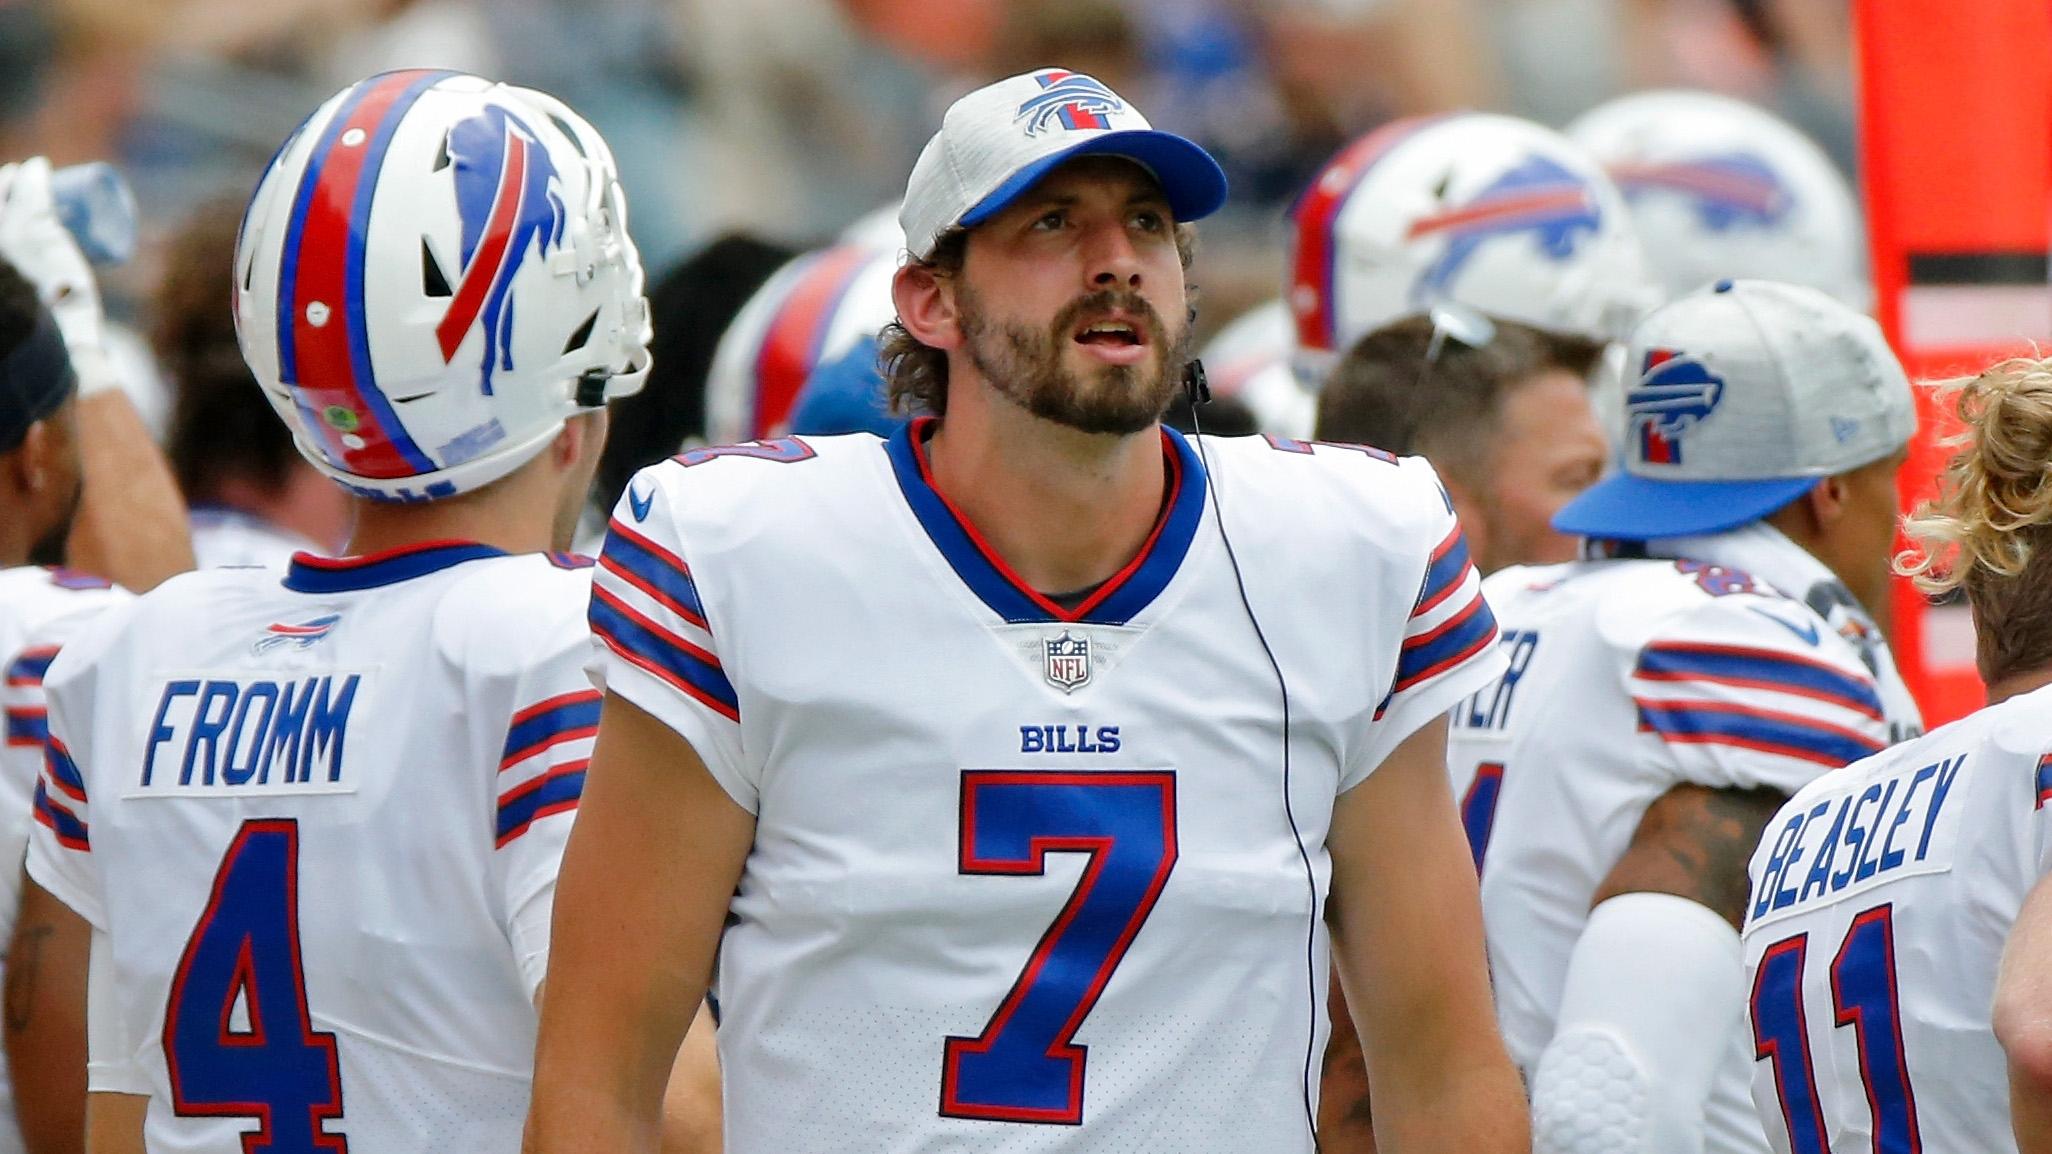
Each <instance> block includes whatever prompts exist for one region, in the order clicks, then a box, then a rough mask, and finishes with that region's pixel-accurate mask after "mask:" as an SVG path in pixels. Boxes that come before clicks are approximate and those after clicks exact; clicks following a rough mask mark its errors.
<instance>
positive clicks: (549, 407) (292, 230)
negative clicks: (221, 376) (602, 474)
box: [235, 70, 649, 501]
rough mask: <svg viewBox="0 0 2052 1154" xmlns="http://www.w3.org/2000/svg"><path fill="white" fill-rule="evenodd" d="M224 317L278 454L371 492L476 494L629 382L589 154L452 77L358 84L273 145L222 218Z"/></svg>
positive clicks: (617, 259) (501, 93) (508, 102)
mask: <svg viewBox="0 0 2052 1154" xmlns="http://www.w3.org/2000/svg"><path fill="white" fill-rule="evenodd" d="M235 324H236V333H237V335H238V337H239V338H240V340H241V344H242V355H243V358H244V359H245V360H247V361H248V362H249V367H250V370H251V371H252V372H253V373H254V374H255V375H256V378H257V380H258V382H259V383H261V384H262V385H263V387H264V392H265V395H266V396H268V397H269V398H270V400H271V404H272V405H273V407H275V408H276V409H277V410H278V413H279V415H280V416H282V417H283V418H284V419H285V422H286V423H287V424H288V425H290V426H291V427H292V430H293V436H294V439H295V441H296V442H297V443H298V446H299V451H300V452H301V453H302V454H304V455H305V456H306V459H307V460H308V461H310V462H312V463H313V466H314V467H315V468H316V469H318V470H320V471H321V472H322V473H324V474H326V475H327V476H329V477H331V478H333V479H334V480H336V481H338V482H340V483H341V484H342V485H344V486H346V487H347V488H349V489H350V490H351V491H353V492H355V493H357V494H358V495H360V496H364V497H369V498H372V499H376V500H387V501H422V500H433V499H436V498H439V497H447V496H452V495H454V494H457V493H461V492H467V491H469V490H473V489H476V488H478V487H480V486H482V485H485V484H488V483H490V482H492V481H495V480H497V479H499V478H500V477H503V476H505V475H506V474H508V473H510V472H512V471H513V470H514V469H516V468H518V467H519V466H520V465H522V464H523V463H525V462H526V461H528V460H529V459H531V458H532V457H533V456H534V455H535V454H536V453H538V452H540V451H541V450H542V449H543V448H544V447H545V446H547V444H548V443H549V441H550V440H551V439H552V438H553V437H554V436H555V435H556V433H557V431H558V430H559V429H561V428H562V425H563V421H564V420H565V419H566V418H567V417H569V416H571V415H572V414H575V413H578V412H583V411H586V410H589V409H593V408H597V407H599V406H601V405H603V404H605V403H606V401H608V400H610V399H612V398H614V397H620V396H626V395H628V394H630V393H633V392H635V391H637V390H638V389H640V387H641V383H642V380H643V378H644V376H645V375H646V373H647V369H648V341H649V322H648V302H647V300H646V299H644V298H643V296H642V271H641V258H640V256H639V254H637V253H636V252H635V249H634V242H633V241H632V240H630V239H629V238H628V236H627V206H626V201H625V199H624V198H623V196H622V194H621V191H620V185H619V178H618V175H617V172H616V169H615V166H614V164H613V155H612V153H611V151H610V150H608V149H607V147H606V144H605V141H604V140H602V139H600V137H599V134H598V133H597V131H596V130H594V129H593V128H592V127H591V126H590V125H589V124H587V123H585V122H584V120H583V119H582V118H580V117H579V116H578V115H577V114H576V113H574V112H572V111H570V109H569V108H567V107H565V106H564V105H563V104H561V103H560V102H558V101H557V100H555V99H554V98H552V97H549V96H547V95H544V94H542V93H539V92H534V91H531V90H528V89H522V88H512V87H508V86H506V85H503V84H495V83H493V82H491V81H488V80H483V79H480V78H478V77H475V76H466V75H463V74H461V73H456V72H438V71H427V70H409V71H403V72H387V73H384V74H382V75H379V76H374V77H372V78H370V79H368V80H365V81H362V82H361V83H358V84H355V85H352V86H350V87H349V88H346V89H344V90H342V91H341V92H340V93H338V94H337V95H335V96H334V97H333V98H332V99H330V100H329V101H328V102H327V103H325V104H323V105H321V107H320V108H319V109H318V110H316V111H315V112H314V114H313V115H312V116H311V117H308V118H307V120H306V121H305V122H304V123H303V124H301V125H300V126H299V128H298V129H297V130H296V131H295V132H294V133H293V135H292V136H291V137H290V138H289V139H287V140H286V142H285V144H284V146H283V147H282V148H280V149H279V151H278V155H277V156H276V157H275V158H273V159H272V161H271V164H270V168H269V169H268V170H267V171H266V172H265V173H264V176H263V179H262V180H261V181H260V182H259V183H258V185H257V189H256V193H255V195H254V196H253V197H252V198H251V200H250V204H249V209H248V211H247V212H246V213H245V215H244V217H243V222H242V232H241V235H240V237H239V238H238V240H237V243H236V249H235Z"/></svg>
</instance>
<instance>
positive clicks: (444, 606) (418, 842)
mask: <svg viewBox="0 0 2052 1154" xmlns="http://www.w3.org/2000/svg"><path fill="white" fill-rule="evenodd" d="M571 564H572V563H571V562H570V561H568V560H564V559H558V558H551V557H543V556H540V555H525V556H507V555H505V554H503V553H500V552H499V551H498V550H495V549H491V548H488V547H486V546H482V545H473V544H462V543H438V544H434V545H429V546H423V547H419V548H414V549H407V550H398V551H394V552H391V553H385V554H378V555H374V556H370V557H362V558H350V559H346V560H336V561H322V560H319V559H317V558H311V557H305V556H302V557H299V558H295V559H294V562H293V564H292V566H291V567H290V568H289V569H288V570H287V571H286V572H285V573H284V574H283V575H282V580H281V575H280V574H279V573H277V572H274V571H267V570H259V569H216V570H208V571H202V572H199V573H194V574H188V575H186V576H183V577H178V578H174V579H173V580H171V581H169V582H166V583H165V584H164V585H163V586H162V587H160V588H159V589H157V590H155V591H153V592H151V593H150V594H148V595H147V596H144V597H142V598H140V599H139V600H137V601H136V602H134V603H133V604H132V605H130V606H129V607H128V608H127V609H125V610H122V611H116V612H112V613H108V614H105V615H103V616H102V617H101V618H100V619H98V620H96V621H95V622H93V623H92V624H91V625H90V626H89V627H88V628H87V630H86V631H85V632H84V633H83V634H82V635H81V636H80V637H78V638H77V639H75V640H74V641H73V642H72V643H71V644H70V645H69V646H67V647H66V648H65V651H64V652H63V653H62V654H61V655H60V656H59V659H58V660H57V662H56V664H55V665H53V666H52V667H51V670H50V675H49V680H48V682H47V690H48V693H49V698H50V730H51V735H50V749H49V758H48V761H47V764H46V767H45V770H44V775H43V779H42V781H41V783H40V785H39V793H38V797H37V805H38V818H39V820H40V824H39V825H38V826H37V828H36V831H35V834H34V837H33V839H32V841H31V844H30V850H29V872H30V874H31V875H32V876H33V877H35V878H36V880H37V881H38V882H40V883H41V884H42V885H43V886H45V887H46V888H48V889H49V890H50V891H51V892H52V893H53V894H55V895H56V896H57V897H59V898H61V899H62V900H64V901H65V902H66V903H67V904H69V905H70V906H71V907H72V908H74V909H75V910H77V911H78V912H79V914H80V915H81V916H83V917H84V918H85V919H86V920H87V921H89V922H91V923H92V924H93V925H94V926H96V927H98V928H99V929H101V930H102V931H104V932H106V933H107V934H108V936H109V940H110V944H111V952H112V957H113V968H114V977H115V981H114V983H113V987H114V989H115V991H116V998H117V1002H116V1006H117V1013H116V1019H117V1022H118V1030H116V1031H115V1032H114V1034H115V1035H116V1036H118V1037H120V1038H121V1039H123V1040H124V1041H125V1045H123V1046H122V1047H120V1049H121V1051H122V1052H120V1053H107V1052H104V1051H103V1050H102V1049H101V1041H100V1039H101V1036H102V1034H101V1031H100V1029H99V1028H98V1027H96V1028H95V1052H94V1053H93V1055H92V1061H93V1067H94V1078H95V1083H94V1084H95V1086H96V1087H97V1088H101V1089H122V1090H126V1091H127V1092H132V1093H147V1094H148V1095H149V1096H150V1107H149V1118H148V1123H147V1130H146V1136H147V1139H148V1145H149V1148H150V1149H151V1150H152V1151H158V1152H162V1154H183V1152H193V1154H198V1152H201V1151H206V1152H217V1151H222V1150H235V1149H238V1148H240V1147H241V1146H248V1147H249V1148H252V1149H255V1148H259V1147H262V1148H268V1149H293V1150H313V1149H315V1148H319V1149H324V1150H330V1149H333V1150H339V1149H341V1147H342V1144H343V1142H342V1140H343V1138H345V1137H346V1139H347V1141H348V1143H349V1144H350V1146H351V1148H352V1149H356V1150H360V1151H383V1150H394V1151H399V1150H415V1151H418V1150H436V1149H445V1150H451V1151H455V1150H462V1151H480V1152H489V1151H506V1152H508V1154H511V1152H512V1151H515V1150H517V1149H518V1148H519V1146H520V1131H521V1125H522V1121H523V1117H524V1115H525V1112H526V1108H527V1101H528V1084H529V1077H530V1071H531V1067H532V1062H533V1055H534V1034H535V1024H536V1016H535V1010H534V1005H533V1002H532V1000H531V999H532V993H533V990H534V988H535V986H536V984H537V983H538V982H539V980H540V977H541V972H542V968H543V964H544V962H545V955H546V928H547V917H548V913H549V906H550V904H551V902H552V901H553V896H554V886H555V876H556V866H557V861H558V859H559V857H560V854H561V848H562V842H563V840H564V838H565V836H566V834H567V832H568V826H569V824H570V817H569V812H570V811H571V810H572V809H574V807H575V806H576V804H577V800H578V797H579V795H580V793H581V791H582V787H583V781H584V766H585V764H586V762H587V761H588V760H589V757H590V748H591V738H592V735H593V734H594V732H595V730H596V726H597V720H598V695H597V693H596V692H595V691H594V690H593V689H592V688H591V685H590V681H589V679H588V678H587V677H586V675H585V674H584V672H583V668H582V666H583V663H584V661H585V659H586V657H587V656H588V651H589V639H588V633H587V631H586V629H585V626H584V620H583V609H584V604H585V602H586V600H587V599H588V591H589V588H590V580H589V578H590V571H589V568H588V562H587V563H584V564H585V565H586V567H585V568H582V569H581V570H580V569H575V568H571V567H570V566H571ZM108 1079H119V1080H121V1081H119V1082H110V1081H108ZM259 1132H261V1133H263V1134H264V1135H266V1137H264V1138H261V1139H260V1138H258V1137H256V1135H257V1134H258V1133H259Z"/></svg>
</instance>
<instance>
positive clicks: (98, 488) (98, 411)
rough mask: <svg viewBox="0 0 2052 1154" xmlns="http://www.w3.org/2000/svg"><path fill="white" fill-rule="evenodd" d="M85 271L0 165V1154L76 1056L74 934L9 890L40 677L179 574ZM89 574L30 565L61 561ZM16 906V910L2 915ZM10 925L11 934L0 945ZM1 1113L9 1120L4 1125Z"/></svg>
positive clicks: (157, 476)
mask: <svg viewBox="0 0 2052 1154" xmlns="http://www.w3.org/2000/svg"><path fill="white" fill-rule="evenodd" d="M101 328H102V317H101V312H100V299H99V291H98V288H97V286H96V285H95V284H94V283H93V277H92V271H91V269H90V268H88V267H87V265H86V262H85V258H84V257H83V256H82V255H81V254H80V253H79V251H78V248H77V246H76V244H74V243H73V241H72V239H71V236H70V234H69V233H67V232H66V231H65V230H64V227H63V225H62V224H60V223H59V222H58V219H57V215H56V213H55V211H54V209H53V207H52V204H51V199H50V192H49V165H48V163H47V162H45V161H43V160H41V159H40V158H38V159H34V160H29V161H25V162H23V163H21V164H9V165H0V943H8V942H9V941H10V940H11V941H12V945H11V948H9V950H8V954H7V961H6V966H5V969H4V971H0V972H4V981H5V990H6V998H5V1004H6V1015H5V1027H6V1042H7V1047H6V1049H7V1052H8V1053H9V1054H11V1055H12V1056H13V1059H14V1060H13V1062H12V1063H11V1068H12V1073H11V1076H10V1074H9V1073H8V1065H7V1064H0V1154H15V1152H16V1151H19V1150H21V1149H22V1148H23V1147H22V1145H21V1144H22V1142H23V1141H24V1139H25V1138H26V1140H28V1141H29V1142H31V1143H33V1145H32V1147H31V1148H33V1149H36V1150H48V1149H67V1148H76V1147H77V1145H78V1144H79V1142H80V1141H81V1140H82V1129H83V1127H82V1122H83V1107H84V1103H85V1077H84V1073H85V1070H84V1061H85V1055H84V1053H83V1050H82V1048H81V1047H80V1046H79V1045H78V1044H77V1042H76V1039H77V1037H78V1033H79V1032H78V1031H77V1030H75V1029H72V1028H70V1027H72V1026H76V1025H77V1023H76V1022H75V1021H74V1022H71V1023H66V1022H64V1021H63V1020H62V1017H61V1015H53V1014H49V1013H36V1012H34V1007H35V1006H37V1005H38V1004H39V1003H40V1001H41V999H42V997H43V996H44V995H46V994H49V993H51V992H53V991H55V992H57V993H59V994H60V995H61V994H62V993H64V992H65V991H72V992H76V991H82V990H83V989H84V984H85V950H86V940H85V938H84V936H83V935H66V934H62V933H60V932H58V930H57V928H56V927H55V926H54V925H53V924H52V923H51V921H50V918H49V917H48V915H49V913H50V910H48V909H47V908H45V907H44V906H43V905H42V904H41V903H40V902H39V901H38V900H37V897H36V896H34V895H32V896H30V897H28V898H27V899H24V898H23V896H22V886H21V859H22V849H23V846H24V845H25V844H26V843H27V840H28V835H29V824H30V821H31V817H30V814H31V795H32V792H33V790H34V788H35V780H36V773H37V769H38V767H39V766H40V765H41V762H42V754H43V739H44V733H45V730H44V725H45V714H44V703H43V688H42V680H43V671H44V670H45V669H47V668H48V667H49V663H50V660H51V658H52V657H53V656H54V655H55V654H56V652H57V649H58V648H59V647H60V646H61V645H62V644H63V642H64V641H65V640H66V639H67V638H68V637H69V636H70V635H71V634H72V633H73V632H74V631H76V630H77V629H78V628H79V627H80V626H82V625H83V624H84V623H85V622H86V621H87V620H89V619H90V618H91V617H92V616H93V615H95V614H97V613H98V612H99V611H100V610H102V609H104V608H106V607H107V606H109V605H111V604H114V603H117V602H119V601H122V600H126V599H127V597H128V594H127V593H125V592H124V591H123V590H121V589H119V588H116V587H114V586H113V585H112V584H110V581H109V579H110V578H111V579H112V580H113V581H118V582H120V583H121V584H122V585H124V586H127V587H128V588H130V589H147V588H149V587H151V586H152V585H155V584H157V583H158V582H159V581H162V580H163V579H164V578H166V577H169V576H170V575H172V574H174V573H177V572H179V571H180V570H183V569H189V568H191V567H192V552H191V548H190V546H189V545H188V544H187V542H186V539H185V528H184V527H185V510H184V508H183V506H182V505H181V504H180V502H179V499H178V493H177V489H176V487H175V486H173V485H172V484H171V480H170V470H169V468H168V467H167V466H166V464H165V463H164V460H163V457H162V455H161V454H159V453H158V451H157V448H156V446H155V445H154V444H153V443H152V442H151V440H150V438H149V434H148V432H147V431H146V430H145V428H144V427H143V423H142V419H141V417H140V416H139V415H138V414H137V413H136V411H135V407H134V405H132V404H130V402H129V400H128V397H127V395H126V394H124V393H123V392H122V391H121V389H120V388H119V387H117V383H116V380H115V376H114V373H113V371H112V367H111V364H110V362H109V360H108V357H107V354H106V350H105V348H104V346H103V345H102V343H101ZM67 554H68V558H69V560H71V561H72V563H73V564H74V565H77V566H79V567H80V568H89V569H90V570H91V573H92V574H93V575H90V576H89V575H87V574H86V573H84V572H79V571H75V570H66V569H56V568H51V567H49V566H48V565H46V564H38V563H35V562H54V561H57V560H59V559H64V558H66V557H67ZM17 914H19V915H20V917H19V918H18V919H17ZM17 924H18V925H19V926H20V928H21V933H20V935H19V937H12V934H13V931H14V928H15V927H16V926H17ZM17 1123H18V1125H17Z"/></svg>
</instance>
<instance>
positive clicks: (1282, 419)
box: [1202, 299, 1318, 440]
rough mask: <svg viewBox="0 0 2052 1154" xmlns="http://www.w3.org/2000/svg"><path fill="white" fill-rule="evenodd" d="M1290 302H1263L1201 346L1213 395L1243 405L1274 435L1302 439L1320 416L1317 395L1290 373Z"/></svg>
mask: <svg viewBox="0 0 2052 1154" xmlns="http://www.w3.org/2000/svg"><path fill="white" fill-rule="evenodd" d="M1291 341H1292V332H1291V327H1290V306H1289V305H1288V304H1287V303H1286V302H1284V301H1282V300H1279V299H1278V300H1272V301H1266V302H1264V303H1262V304H1259V305H1256V306H1254V307H1253V308H1251V309H1248V310H1247V311H1246V312H1244V313H1241V314H1240V315H1239V316H1238V317H1236V318H1234V320H1233V321H1232V323H1230V324H1228V325H1226V327H1224V328H1222V329H1220V330H1218V332H1217V333H1216V334H1215V335H1213V336H1212V338H1211V340H1210V341H1208V342H1207V343H1206V344H1205V346H1204V349H1203V354H1202V359H1203V361H1204V375H1205V377H1206V378H1207V380H1208V381H1209V383H1210V385H1211V395H1212V396H1214V397H1218V398H1221V399H1229V400H1236V401H1238V402H1240V404H1242V405H1244V406H1246V408H1247V412H1248V413H1249V414H1251V415H1252V416H1253V418H1254V425H1255V427H1256V428H1258V429H1260V430H1261V431H1262V432H1264V433H1268V434H1270V435H1272V436H1277V437H1289V438H1291V439H1293V440H1303V439H1305V438H1308V437H1309V436H1310V435H1311V426H1312V425H1313V424H1314V423H1316V421H1317V417H1318V398H1317V396H1316V395H1315V394H1313V393H1311V392H1310V391H1308V390H1306V389H1305V388H1304V386H1303V385H1302V384H1299V383H1298V381H1297V378H1296V375H1295V374H1293V373H1292V372H1290V350H1291V347H1292V345H1291Z"/></svg>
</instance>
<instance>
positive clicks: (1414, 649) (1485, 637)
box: [1390, 590, 1496, 696]
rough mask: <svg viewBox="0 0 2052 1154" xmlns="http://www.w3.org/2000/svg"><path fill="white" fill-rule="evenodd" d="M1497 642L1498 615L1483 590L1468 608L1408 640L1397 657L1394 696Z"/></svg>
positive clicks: (1392, 691) (1478, 591)
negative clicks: (1490, 605)
mask: <svg viewBox="0 0 2052 1154" xmlns="http://www.w3.org/2000/svg"><path fill="white" fill-rule="evenodd" d="M1495 642H1496V614H1494V613H1491V612H1490V611H1489V602H1488V601H1486V600H1484V599H1483V597H1482V593H1481V591H1480V590H1477V591H1476V593H1475V599H1474V600H1473V601H1470V602H1469V603H1468V606H1467V608H1465V609H1462V610H1461V611H1460V612H1459V613H1456V614H1454V615H1453V616H1452V617H1449V618H1447V619H1446V620H1445V621H1442V622H1440V623H1439V624H1438V625H1436V626H1434V627H1433V628H1432V629H1430V630H1428V631H1427V632H1424V633H1420V634H1419V635H1418V636H1416V637H1413V638H1410V639H1409V640H1407V641H1405V642H1404V648H1403V653H1402V655H1401V656H1400V657H1398V658H1397V678H1396V686H1395V688H1393V689H1392V690H1391V691H1390V693H1391V695H1392V696H1394V695H1395V694H1398V693H1402V692H1404V691H1405V690H1407V689H1410V688H1412V687H1413V686H1416V685H1420V684H1422V683H1424V682H1426V681H1430V680H1431V679H1433V678H1434V677H1437V676H1439V675H1440V674H1442V673H1445V672H1446V671H1447V670H1449V669H1452V668H1453V667H1455V666H1457V665H1459V664H1460V663H1462V662H1463V661H1466V660H1468V659H1469V658H1470V657H1473V656H1474V655H1476V654H1477V653H1480V652H1482V651H1483V650H1484V649H1487V648H1488V647H1489V646H1490V645H1492V644H1494V643H1495Z"/></svg>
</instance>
